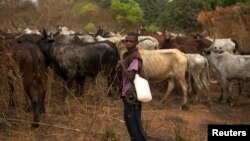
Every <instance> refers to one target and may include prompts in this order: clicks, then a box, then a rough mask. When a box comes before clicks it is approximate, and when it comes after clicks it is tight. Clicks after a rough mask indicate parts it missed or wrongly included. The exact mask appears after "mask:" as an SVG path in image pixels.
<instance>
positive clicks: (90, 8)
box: [74, 2, 100, 16]
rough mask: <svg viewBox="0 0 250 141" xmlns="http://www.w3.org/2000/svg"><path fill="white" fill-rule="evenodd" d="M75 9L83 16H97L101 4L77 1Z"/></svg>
mask: <svg viewBox="0 0 250 141" xmlns="http://www.w3.org/2000/svg"><path fill="white" fill-rule="evenodd" d="M74 10H75V11H76V12H77V13H78V14H79V15H82V16H85V15H92V16H95V15H97V14H98V13H99V10H100V8H99V6H97V5H95V4H93V3H84V2H83V3H77V4H76V5H75V6H74Z"/></svg>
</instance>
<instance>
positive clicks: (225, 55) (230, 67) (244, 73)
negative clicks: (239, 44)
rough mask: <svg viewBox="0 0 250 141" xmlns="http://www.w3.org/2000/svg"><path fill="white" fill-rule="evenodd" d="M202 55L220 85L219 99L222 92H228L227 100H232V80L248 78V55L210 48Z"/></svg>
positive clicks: (249, 64)
mask: <svg viewBox="0 0 250 141" xmlns="http://www.w3.org/2000/svg"><path fill="white" fill-rule="evenodd" d="M204 55H205V57H206V58H207V59H208V61H209V63H210V64H211V65H212V66H213V67H214V68H215V71H216V72H215V73H217V74H218V75H217V76H218V77H219V80H220V83H221V85H222V89H221V95H220V98H219V101H222V100H223V94H224V93H225V92H227V93H229V97H228V100H227V101H228V102H232V96H231V93H232V84H233V83H232V80H235V79H236V80H244V81H245V80H247V79H249V78H250V57H249V56H244V55H234V54H230V53H229V52H226V51H220V52H214V51H212V50H211V49H209V50H206V51H205V52H204ZM231 104H232V103H231Z"/></svg>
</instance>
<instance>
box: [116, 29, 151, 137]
mask: <svg viewBox="0 0 250 141" xmlns="http://www.w3.org/2000/svg"><path fill="white" fill-rule="evenodd" d="M124 43H125V46H126V49H127V52H125V53H124V54H123V56H122V58H121V61H120V62H119V64H120V71H121V73H122V78H121V98H122V100H123V105H124V120H125V124H126V127H127V130H128V132H129V135H130V138H131V141H146V137H145V135H144V131H143V127H142V122H141V108H142V104H141V102H140V101H138V100H137V98H136V92H135V87H134V83H133V80H134V78H135V74H136V73H139V74H140V76H142V77H144V76H145V75H144V73H143V70H142V63H143V61H142V58H141V55H140V53H139V51H138V48H137V47H136V45H137V44H138V34H137V33H133V32H131V33H128V34H127V36H126V38H125V42H124Z"/></svg>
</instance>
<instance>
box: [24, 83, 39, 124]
mask: <svg viewBox="0 0 250 141" xmlns="http://www.w3.org/2000/svg"><path fill="white" fill-rule="evenodd" d="M31 84H32V83H29V84H26V85H25V86H24V87H25V88H24V89H25V92H26V94H27V96H28V97H29V99H30V101H31V108H32V111H33V122H34V123H32V127H34V128H36V127H38V126H39V124H37V123H38V121H39V117H40V112H39V108H38V106H37V102H36V99H35V97H34V93H32V92H31V89H32V85H31Z"/></svg>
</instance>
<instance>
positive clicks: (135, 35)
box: [127, 32, 139, 41]
mask: <svg viewBox="0 0 250 141" xmlns="http://www.w3.org/2000/svg"><path fill="white" fill-rule="evenodd" d="M127 36H133V37H135V39H136V41H138V36H139V34H138V33H136V32H129V33H127Z"/></svg>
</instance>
